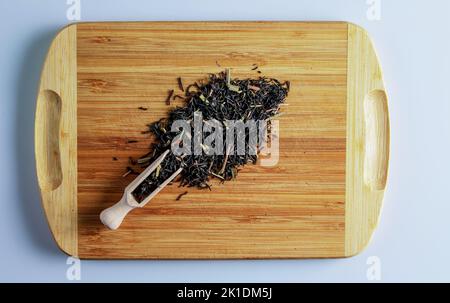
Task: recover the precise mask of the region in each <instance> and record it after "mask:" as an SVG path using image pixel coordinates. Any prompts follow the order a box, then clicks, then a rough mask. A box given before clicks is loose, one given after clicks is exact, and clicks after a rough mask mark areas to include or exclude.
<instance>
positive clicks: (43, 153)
mask: <svg viewBox="0 0 450 303" xmlns="http://www.w3.org/2000/svg"><path fill="white" fill-rule="evenodd" d="M47 92H50V93H49V94H47ZM47 95H53V96H56V98H58V100H59V103H60V105H59V107H60V109H59V111H58V113H59V115H60V116H59V118H57V119H56V120H55V121H57V127H58V130H56V131H55V132H50V133H49V132H48V130H49V129H50V128H51V125H49V123H48V119H49V117H46V116H47V115H48V114H49V113H54V111H50V112H49V111H47V108H48V106H49V105H48V104H46V103H47V102H49V100H48V99H47V98H46V96H47ZM37 96H38V97H37V101H36V113H35V139H34V140H35V160H36V174H37V179H38V184H39V189H40V195H41V203H42V207H43V208H44V212H45V215H46V218H47V222H48V224H49V227H50V230H51V233H52V235H53V238H54V240H55V242H56V244H57V246H58V248H59V249H60V250H62V251H63V252H64V253H65V254H67V255H71V256H78V222H77V220H78V218H77V217H78V214H77V23H73V24H69V25H67V26H65V27H64V28H62V29H61V30H60V31H59V32H58V33H57V34H56V36H55V37H54V39H53V41H52V42H51V44H50V48H49V50H48V52H47V56H46V59H45V63H44V65H43V68H42V72H41V78H40V84H39V90H38V93H37ZM52 134H53V135H54V136H56V137H57V138H50V136H51V135H52ZM50 141H52V142H56V143H55V144H54V145H50V146H49V145H48V143H49V142H50ZM54 147H56V148H57V150H56V151H55V150H54ZM52 153H54V154H55V155H57V157H55V159H57V160H56V161H53V162H58V161H59V164H58V165H57V166H58V167H57V168H54V167H48V166H49V165H55V163H53V162H52V161H48V159H47V158H48V157H49V154H52ZM58 158H59V160H58ZM58 170H59V171H60V172H59V175H60V177H59V180H57V182H55V184H54V186H53V185H52V184H50V185H51V186H48V183H49V182H47V181H48V180H49V179H50V180H52V181H55V178H54V177H53V176H49V175H48V174H49V173H50V174H52V173H55V172H57V171H58ZM50 183H51V182H50Z"/></svg>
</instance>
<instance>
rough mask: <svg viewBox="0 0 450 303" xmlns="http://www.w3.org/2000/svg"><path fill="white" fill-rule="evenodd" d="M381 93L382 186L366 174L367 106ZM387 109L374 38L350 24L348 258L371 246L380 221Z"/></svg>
mask: <svg viewBox="0 0 450 303" xmlns="http://www.w3.org/2000/svg"><path fill="white" fill-rule="evenodd" d="M378 92H379V93H380V96H382V97H383V96H384V98H381V99H380V100H377V101H379V102H382V103H383V104H381V105H382V106H383V109H385V113H384V115H385V116H384V117H383V121H384V124H383V127H384V131H385V133H384V134H383V140H384V145H385V146H384V147H385V148H384V149H382V150H376V152H377V153H382V154H378V155H375V156H376V157H380V158H381V159H382V160H383V161H384V163H383V167H382V176H380V180H379V182H374V183H370V182H371V180H366V177H365V176H366V175H367V172H366V171H365V170H367V169H368V166H369V165H368V163H369V164H370V163H371V162H367V159H365V158H367V156H366V154H367V155H368V154H369V151H368V150H367V149H368V148H367V141H368V134H367V133H368V131H367V130H366V128H367V126H368V124H367V121H366V119H367V113H365V111H367V108H365V103H366V100H367V99H368V97H370V96H371V95H372V94H374V93H375V94H376V93H378ZM387 106H388V98H387V94H386V90H385V85H384V80H383V74H382V69H381V66H380V63H379V59H378V56H377V54H376V51H375V48H374V45H373V43H372V41H371V38H370V36H369V34H368V32H367V31H366V30H365V29H364V28H362V27H360V26H358V25H356V24H353V23H348V66H347V147H346V150H347V155H346V201H345V257H352V256H355V255H358V254H359V253H361V252H362V251H363V250H364V249H365V248H366V247H367V246H368V245H369V243H370V241H371V238H372V236H373V233H374V231H375V229H376V227H377V225H378V222H379V219H380V214H381V209H382V205H383V197H384V191H385V188H386V181H387V174H388V168H389V145H390V134H389V132H390V130H389V111H388V108H387ZM370 114H372V115H373V113H369V115H370ZM375 116H376V115H375ZM369 118H370V117H369ZM375 119H376V118H375ZM378 139H379V138H378ZM369 161H372V162H373V161H374V160H373V159H369ZM368 181H369V182H368Z"/></svg>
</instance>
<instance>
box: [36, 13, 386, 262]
mask: <svg viewBox="0 0 450 303" xmlns="http://www.w3.org/2000/svg"><path fill="white" fill-rule="evenodd" d="M253 64H257V65H258V66H259V67H260V70H261V71H262V75H264V76H268V77H274V78H277V79H280V80H283V81H284V80H289V81H290V82H291V91H290V94H289V97H288V100H287V103H288V104H289V105H288V106H285V107H284V108H283V112H284V115H283V116H282V117H280V118H279V123H280V155H279V162H278V165H276V166H275V167H262V166H259V165H248V166H246V167H245V168H244V169H242V170H241V171H240V173H239V175H238V178H237V179H236V180H235V181H231V182H227V183H225V184H219V183H213V190H212V191H202V190H198V189H186V188H180V187H178V186H177V185H176V184H174V185H171V186H168V187H167V188H165V189H164V190H163V191H162V192H161V193H160V194H159V195H158V196H157V198H155V199H154V200H152V202H151V203H150V204H148V205H147V206H146V207H145V208H143V209H137V210H134V211H133V212H131V213H130V214H129V215H128V217H127V218H126V219H125V221H124V223H123V225H122V226H121V228H120V229H119V230H116V231H111V230H108V229H107V228H105V227H104V226H103V225H102V224H101V222H100V220H99V213H100V212H101V211H102V210H103V209H104V208H107V207H109V206H111V205H112V204H114V203H115V202H117V201H118V200H119V199H120V198H121V195H122V193H123V190H124V188H125V186H126V185H127V183H128V182H130V181H131V180H132V177H131V179H130V178H122V174H123V173H124V171H125V168H126V166H127V165H128V158H129V157H139V156H141V155H143V154H145V153H146V152H148V150H149V149H148V148H149V145H150V143H151V142H152V137H151V136H149V135H147V134H142V133H141V132H142V131H144V130H146V124H148V123H150V122H153V121H156V120H159V119H160V118H161V117H164V116H166V114H167V111H168V110H169V108H170V107H169V106H167V105H166V104H165V102H164V101H165V98H166V96H167V91H168V90H169V89H176V87H177V82H176V78H177V77H179V76H181V77H182V78H183V81H184V83H191V82H194V81H197V80H199V79H204V78H205V76H206V75H207V74H209V73H216V72H220V71H223V70H224V68H232V70H233V76H234V77H238V78H244V77H257V76H259V74H257V73H256V72H255V71H252V70H251V69H252V65H253ZM175 105H181V104H180V103H179V102H174V103H173V104H172V106H175ZM140 106H144V107H148V108H149V110H147V111H141V110H139V109H138V107H140ZM35 132H36V134H35V140H36V143H35V144H36V163H37V173H38V180H39V185H40V188H41V195H42V202H43V207H44V209H45V212H46V215H47V219H48V221H49V225H50V228H51V230H52V233H53V235H54V237H55V240H56V242H57V243H58V245H59V247H60V248H61V249H62V250H63V251H64V252H66V253H67V254H70V255H73V256H77V257H80V258H84V259H263V258H271V259H272V258H277V259H278V258H334V257H348V256H352V255H355V254H357V253H359V252H360V251H361V250H362V249H363V248H364V247H365V246H366V245H367V243H368V242H369V240H370V237H371V235H372V233H373V231H374V229H375V227H376V224H377V221H378V218H379V215H380V209H381V205H382V199H383V193H384V189H385V185H386V177H387V168H388V159H389V118H388V110H387V97H386V93H385V90H384V85H383V79H382V73H381V69H380V66H379V63H378V60H377V57H376V54H375V51H374V48H373V46H372V43H371V42H370V38H369V37H368V35H367V33H366V32H365V31H364V30H363V29H361V28H360V27H358V26H355V25H353V24H348V23H344V22H133V23H79V24H73V25H70V26H68V27H66V28H64V29H63V30H62V31H61V32H60V33H59V34H58V35H57V37H56V38H55V39H54V41H53V43H52V45H51V47H50V50H49V53H48V57H47V60H46V62H45V65H44V68H43V72H42V76H41V84H40V91H39V96H38V100H37V110H36V129H35ZM128 140H138V142H137V143H132V144H131V143H127V142H128ZM113 157H116V158H117V161H115V160H113ZM186 190H187V191H188V192H189V193H188V194H187V195H186V196H184V197H183V198H182V199H181V200H180V201H176V200H175V199H176V197H177V196H178V195H179V194H180V193H183V192H184V191H186Z"/></svg>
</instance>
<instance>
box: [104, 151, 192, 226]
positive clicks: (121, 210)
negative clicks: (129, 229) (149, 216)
mask: <svg viewBox="0 0 450 303" xmlns="http://www.w3.org/2000/svg"><path fill="white" fill-rule="evenodd" d="M169 152H170V150H166V151H165V152H164V153H163V154H161V156H159V157H158V159H156V160H155V161H154V162H153V163H152V164H150V166H148V167H147V168H146V169H145V170H144V171H143V172H142V173H141V174H140V175H139V176H138V177H137V178H136V179H134V180H133V182H131V183H130V184H129V185H128V186H127V187H126V188H125V191H124V194H123V196H122V198H121V199H120V201H119V202H117V203H116V204H115V205H113V206H111V207H109V208H107V209H105V210H103V211H102V212H101V213H100V220H101V221H102V223H103V224H104V225H105V226H107V227H108V228H109V229H113V230H115V229H117V228H119V226H120V224H122V221H123V219H124V218H125V216H126V215H127V214H128V213H129V212H130V211H131V210H133V209H135V208H142V207H144V206H145V205H146V204H147V203H148V202H150V200H152V199H153V197H155V196H156V195H157V194H158V193H159V192H160V191H161V190H162V189H163V188H164V187H165V186H166V185H167V184H169V183H170V182H171V181H172V180H173V179H174V178H175V177H176V176H178V175H179V174H180V173H181V171H182V170H183V168H179V169H178V170H177V171H176V172H174V173H173V174H172V175H171V176H170V177H169V178H168V179H166V180H165V181H164V182H163V183H162V184H161V185H159V186H158V187H157V188H156V189H155V190H154V191H153V192H152V193H151V194H150V195H149V196H148V197H146V198H145V199H144V200H143V201H142V202H138V201H137V200H136V199H135V197H134V196H133V194H132V193H133V191H134V190H135V189H136V188H137V187H138V186H139V185H140V184H141V183H142V182H143V181H144V180H145V179H146V178H147V177H148V176H149V175H150V174H151V173H152V172H153V171H154V170H155V169H156V168H157V167H158V166H159V165H160V164H161V162H162V161H163V160H164V159H165V157H166V156H167V154H168V153H169Z"/></svg>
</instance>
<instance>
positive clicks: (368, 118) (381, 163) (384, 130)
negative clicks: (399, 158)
mask: <svg viewBox="0 0 450 303" xmlns="http://www.w3.org/2000/svg"><path fill="white" fill-rule="evenodd" d="M387 99H388V98H387V95H386V92H385V91H384V90H373V91H371V92H369V93H368V94H367V95H366V96H365V98H364V118H365V145H364V147H365V148H364V183H365V184H366V185H367V186H369V187H370V188H371V189H372V190H384V189H385V187H386V180H387V174H388V164H389V145H390V138H389V133H390V130H389V113H388V106H387V102H388V101H387Z"/></svg>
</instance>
